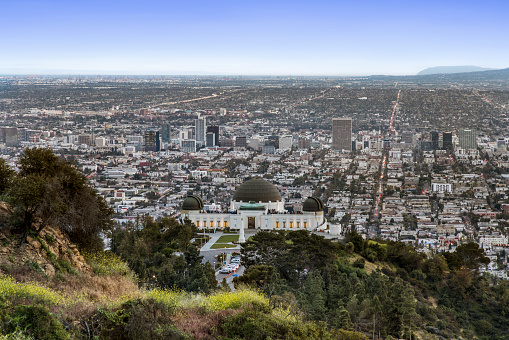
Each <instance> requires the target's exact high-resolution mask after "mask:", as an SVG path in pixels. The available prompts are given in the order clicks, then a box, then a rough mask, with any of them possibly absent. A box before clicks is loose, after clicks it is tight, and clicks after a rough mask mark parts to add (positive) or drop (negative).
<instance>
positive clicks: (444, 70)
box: [417, 65, 495, 76]
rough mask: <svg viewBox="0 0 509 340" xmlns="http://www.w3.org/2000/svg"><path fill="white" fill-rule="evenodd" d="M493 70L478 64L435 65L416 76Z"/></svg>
mask: <svg viewBox="0 0 509 340" xmlns="http://www.w3.org/2000/svg"><path fill="white" fill-rule="evenodd" d="M491 70H495V69H493V68H485V67H480V66H473V65H465V66H435V67H428V68H426V69H424V70H422V71H420V72H418V73H417V75H418V76H424V75H431V74H452V73H468V72H482V71H491Z"/></svg>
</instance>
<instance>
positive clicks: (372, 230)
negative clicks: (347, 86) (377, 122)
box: [368, 90, 401, 238]
mask: <svg viewBox="0 0 509 340" xmlns="http://www.w3.org/2000/svg"><path fill="white" fill-rule="evenodd" d="M400 98H401V90H399V91H398V97H397V98H396V103H395V104H394V107H393V108H392V115H391V121H390V123H389V129H390V131H391V132H394V131H395V130H394V117H395V116H396V113H397V112H398V106H399V100H400ZM388 153H389V150H384V155H383V158H382V164H381V167H380V178H379V180H378V188H377V191H376V196H375V201H374V204H373V214H372V218H371V225H370V226H369V229H368V237H369V238H374V237H375V236H376V235H377V233H378V215H379V214H380V202H381V201H382V195H383V193H384V178H385V177H386V175H387V174H386V164H387V155H388Z"/></svg>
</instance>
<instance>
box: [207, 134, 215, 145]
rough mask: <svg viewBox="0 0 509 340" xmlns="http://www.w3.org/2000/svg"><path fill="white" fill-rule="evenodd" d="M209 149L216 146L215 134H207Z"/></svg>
mask: <svg viewBox="0 0 509 340" xmlns="http://www.w3.org/2000/svg"><path fill="white" fill-rule="evenodd" d="M206 145H207V147H208V148H211V147H213V146H216V134H215V133H214V132H207V144H206Z"/></svg>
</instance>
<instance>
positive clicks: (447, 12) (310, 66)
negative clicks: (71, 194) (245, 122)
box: [0, 0, 509, 76]
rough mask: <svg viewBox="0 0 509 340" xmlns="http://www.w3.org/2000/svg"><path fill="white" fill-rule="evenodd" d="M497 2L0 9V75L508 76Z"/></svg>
mask: <svg viewBox="0 0 509 340" xmlns="http://www.w3.org/2000/svg"><path fill="white" fill-rule="evenodd" d="M507 10H508V5H507V3H506V2H503V1H497V0H496V1H493V0H489V1H484V2H477V1H476V2H474V1H448V2H446V3H444V2H439V1H427V2H419V3H418V4H414V3H409V2H403V1H391V2H377V1H372V0H370V1H363V2H357V3H353V2H346V1H323V0H321V1H314V2H307V1H277V2H272V1H256V2H242V1H215V2H212V1H187V2H177V1H117V0H114V1H107V2H103V1H86V2H71V3H70V2H64V1H27V0H22V1H4V2H3V3H2V21H1V22H0V29H1V30H2V32H9V33H8V34H2V36H1V37H0V43H1V45H2V54H1V55H0V65H1V66H0V74H127V75H131V74H133V75H134V74H157V75H186V74H192V75H332V76H334V75H339V76H344V75H352V76H355V75H372V74H390V75H410V74H416V73H418V72H419V71H421V70H423V69H425V68H427V67H432V66H452V65H476V66H481V67H487V68H505V67H507V66H508V64H507V55H508V52H509V46H508V45H507V44H506V43H505V39H506V38H505V36H504V35H505V33H506V32H507V31H508V29H509V27H508V26H509V23H508V22H507V20H506V18H505V16H506V13H507Z"/></svg>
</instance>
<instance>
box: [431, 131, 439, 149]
mask: <svg viewBox="0 0 509 340" xmlns="http://www.w3.org/2000/svg"><path fill="white" fill-rule="evenodd" d="M438 139H439V138H438V131H431V148H432V149H433V150H438Z"/></svg>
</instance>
